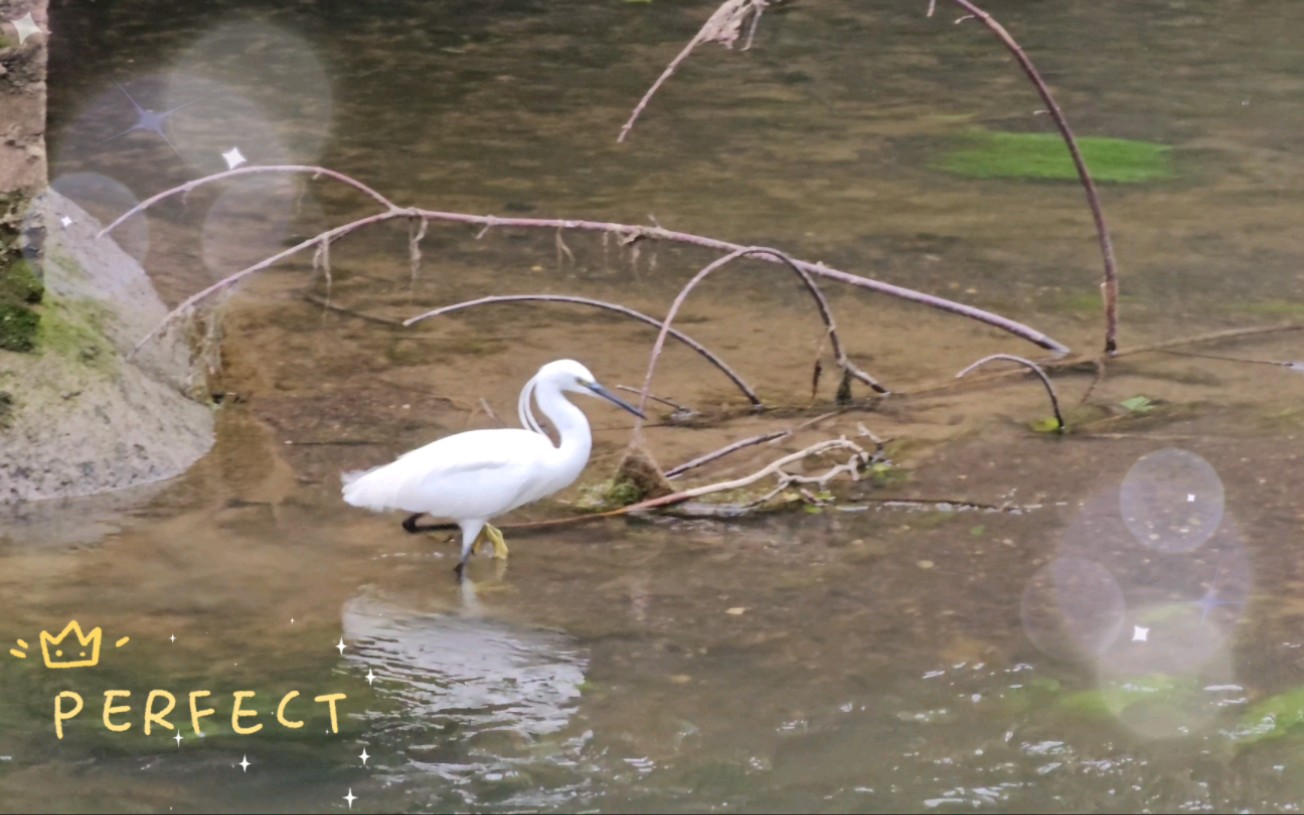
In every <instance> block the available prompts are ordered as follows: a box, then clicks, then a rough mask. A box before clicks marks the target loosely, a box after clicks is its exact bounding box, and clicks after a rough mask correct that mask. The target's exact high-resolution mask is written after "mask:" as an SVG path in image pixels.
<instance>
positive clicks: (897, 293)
mask: <svg viewBox="0 0 1304 815" xmlns="http://www.w3.org/2000/svg"><path fill="white" fill-rule="evenodd" d="M254 172H289V173H309V174H312V175H314V176H316V175H325V176H328V177H331V178H336V179H339V180H341V181H343V182H344V183H347V184H349V185H350V186H352V187H355V188H356V189H359V190H362V191H364V192H367V194H368V195H370V196H371V197H372V198H374V199H376V200H377V201H378V202H380V203H382V204H383V205H384V206H386V207H387V209H386V211H384V212H381V213H378V214H376V215H371V216H368V217H366V218H359V219H358V220H355V221H351V222H350V223H348V224H345V225H343V226H339V227H335V228H334V229H330V230H327V231H325V232H322V233H320V234H318V235H314V236H313V237H311V238H308V239H307V240H305V241H302V242H300V243H298V244H296V245H294V246H292V247H290V248H289V249H286V250H284V251H282V252H278V253H277V254H275V255H272V256H271V257H268V258H265V259H264V260H262V261H260V262H258V263H255V264H254V265H252V266H249V267H246V268H244V269H241V270H240V271H238V272H236V273H234V274H232V275H229V276H227V277H225V278H223V279H222V280H219V281H218V282H216V283H214V284H213V285H211V286H209V287H207V288H205V289H204V290H203V291H200V292H198V293H196V294H194V295H191V296H190V297H188V298H186V300H185V301H184V302H182V303H181V305H179V306H177V307H176V308H174V309H173V310H172V311H170V312H169V313H168V314H167V315H166V316H165V317H164V318H163V319H162V320H161V321H160V322H159V324H158V325H156V326H155V327H154V328H153V329H151V330H150V332H149V333H148V334H146V335H145V337H143V338H142V339H141V340H140V341H139V342H138V343H136V349H137V350H139V349H140V347H141V346H142V345H144V344H145V343H146V342H148V341H149V340H150V339H151V338H152V337H154V336H155V335H156V334H158V333H159V332H160V331H162V330H163V329H164V328H166V327H167V326H168V325H170V324H171V323H172V321H174V320H176V319H177V318H178V317H180V316H182V315H183V314H186V313H187V312H188V311H189V310H190V309H191V308H193V307H194V306H195V305H197V304H198V303H200V302H201V301H203V300H204V299H206V298H208V297H211V296H212V295H214V294H216V293H217V292H220V291H222V290H224V289H226V288H228V287H230V286H232V285H234V284H235V283H237V282H239V281H240V280H242V279H244V278H245V277H247V276H249V275H250V274H253V273H254V272H257V271H260V270H262V269H266V268H267V267H268V266H271V265H272V264H274V263H276V262H277V261H279V260H282V259H284V258H287V257H290V256H291V255H294V254H296V253H297V252H300V251H302V250H303V249H305V248H307V247H309V246H312V245H314V244H317V243H319V242H322V241H333V240H335V239H336V238H339V237H342V236H344V235H347V234H348V233H350V232H352V231H354V230H356V229H360V228H361V227H364V226H368V225H370V224H375V223H380V222H382V221H388V220H392V219H394V218H422V219H425V220H429V221H445V222H449V223H461V224H468V225H472V226H480V227H483V229H482V230H481V233H482V234H483V232H484V231H487V230H488V229H490V228H492V227H516V228H521V229H574V230H580V231H589V232H601V233H603V234H614V235H617V236H618V237H619V238H620V240H621V242H622V243H624V244H633V243H635V242H636V241H638V240H640V239H644V238H647V239H652V240H663V241H670V242H673V243H682V244H687V245H690V246H698V247H701V248H703V249H710V250H713V251H717V252H737V251H739V250H742V249H745V248H746V247H744V246H742V245H741V244H736V243H730V242H729V241H722V240H717V239H715V238H707V237H703V236H701V235H693V234H690V233H687V232H675V231H672V230H668V229H662V228H661V227H646V226H634V225H631V224H618V223H610V222H605V221H583V220H579V221H577V220H568V219H556V218H551V219H548V218H499V217H497V216H494V215H468V214H466V213H460V212H441V211H438V210H428V209H420V208H417V207H408V208H400V207H396V206H395V205H394V204H393V203H391V202H390V201H389V199H387V198H385V197H384V196H382V195H380V193H377V192H375V191H374V190H372V189H371V188H370V187H368V186H367V185H365V184H363V183H362V182H360V181H356V180H354V179H352V178H349V177H348V176H346V175H344V174H342V173H338V172H335V171H334V170H328V169H326V168H325V167H314V166H302V165H284V166H271V167H242V168H239V169H238V170H228V171H226V172H222V173H216V174H214V175H210V176H205V177H204V178H198V179H195V180H193V181H189V182H187V183H185V184H182V185H181V186H179V187H174V188H172V189H170V190H165V191H163V192H161V193H159V194H158V195H155V196H153V197H151V198H148V199H146V200H145V201H142V202H141V203H140V204H138V205H136V206H135V207H133V208H132V209H130V210H128V211H127V212H126V213H124V214H123V215H121V216H120V217H119V218H118V219H117V220H115V221H114V222H113V223H111V224H109V225H108V226H107V227H105V228H104V229H103V230H101V231H100V234H101V235H103V234H105V233H107V232H109V231H110V230H112V229H114V228H115V227H117V226H118V225H119V224H121V223H122V222H123V221H124V220H126V219H127V218H128V217H130V216H131V215H133V214H135V213H137V212H140V211H142V210H145V209H147V208H149V207H150V206H152V205H153V204H155V203H157V202H158V201H161V200H163V199H165V198H167V197H169V196H172V195H176V194H178V193H181V192H186V191H189V190H191V189H194V188H196V187H199V186H201V185H203V184H208V183H211V182H214V181H220V180H222V179H224V178H230V177H231V176H233V175H240V174H248V173H254ZM780 254H781V253H777V252H776V253H773V254H767V255H761V256H760V257H761V259H763V260H767V261H770V262H773V263H784V262H787V263H789V264H790V265H791V266H794V267H796V268H797V269H800V270H802V271H804V272H806V273H808V274H810V275H812V276H813V277H823V278H828V279H831V280H837V281H838V282H840V283H846V284H847V285H850V286H855V287H857V288H861V289H866V290H869V291H873V292H878V293H880V294H886V295H888V296H890V297H896V298H899V299H902V300H907V301H910V302H913V303H919V304H921V305H925V306H929V307H930V308H935V309H939V310H941V311H946V312H949V313H951V314H957V315H959V316H962V317H967V318H969V319H971V320H976V321H977V322H980V323H983V324H985V325H989V326H992V327H993V328H999V329H1001V330H1003V331H1007V332H1009V333H1011V334H1014V335H1015V336H1017V337H1019V338H1021V339H1024V340H1027V341H1028V342H1031V343H1033V344H1035V345H1039V346H1041V347H1042V348H1045V349H1047V350H1048V351H1052V352H1054V353H1057V354H1067V353H1069V348H1068V346H1066V345H1064V344H1062V343H1060V342H1058V341H1057V340H1054V339H1052V338H1051V337H1048V336H1047V335H1045V334H1043V333H1041V332H1040V331H1037V330H1036V329H1033V328H1030V327H1029V326H1026V325H1024V324H1022V323H1019V322H1016V321H1014V320H1011V319H1008V318H1006V317H1002V316H1000V315H999V314H993V313H992V312H990V311H985V310H983V309H980V308H975V307H973V306H968V305H965V304H963V303H957V302H955V301H954V300H947V299H946V298H944V297H937V296H935V295H931V294H924V293H923V292H919V291H915V290H914V289H907V288H905V287H904V286H896V285H893V284H891V283H883V282H881V281H878V280H873V279H870V278H867V277H861V276H859V275H854V274H851V273H849V272H844V271H840V270H838V269H834V268H831V267H828V266H825V265H823V264H822V263H808V262H806V261H802V260H796V259H793V258H787V259H786V260H784V259H783V258H781V257H780V256H779V255H780ZM785 257H786V256H785Z"/></svg>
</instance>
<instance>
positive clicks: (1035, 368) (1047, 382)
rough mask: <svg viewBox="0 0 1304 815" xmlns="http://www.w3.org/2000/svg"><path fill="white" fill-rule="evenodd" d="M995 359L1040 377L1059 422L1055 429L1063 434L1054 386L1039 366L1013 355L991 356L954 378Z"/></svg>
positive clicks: (1061, 415)
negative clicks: (1029, 369) (1028, 369)
mask: <svg viewBox="0 0 1304 815" xmlns="http://www.w3.org/2000/svg"><path fill="white" fill-rule="evenodd" d="M997 359H1003V360H1006V361H1008V362H1017V363H1019V364H1020V365H1023V366H1024V367H1026V368H1031V369H1032V372H1033V373H1035V374H1036V375H1037V376H1038V377H1040V379H1041V384H1043V385H1045V386H1046V394H1047V395H1048V396H1050V406H1051V409H1052V410H1054V411H1055V421H1057V422H1059V427H1058V428H1057V430H1058V431H1059V432H1060V433H1063V432H1064V430H1065V426H1064V414H1062V413H1060V406H1059V397H1058V396H1056V395H1055V386H1054V385H1052V384H1051V383H1050V377H1048V376H1046V372H1045V371H1043V370H1042V369H1041V366H1039V365H1038V364H1037V363H1035V362H1033V361H1031V360H1027V359H1024V358H1023V357H1016V356H1015V355H1014V354H992V355H991V356H989V357H983V358H982V359H980V360H978V361H977V362H975V363H974V364H972V365H970V366H969V367H968V368H965V369H964V370H963V371H961V372H960V373H958V374H956V375H955V378H956V379H959V378H960V377H962V376H964V375H965V374H967V373H969V372H970V371H972V370H974V369H975V368H977V367H979V366H980V365H985V364H987V363H988V362H991V361H992V360H997Z"/></svg>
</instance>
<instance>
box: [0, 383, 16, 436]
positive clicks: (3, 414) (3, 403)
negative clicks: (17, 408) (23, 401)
mask: <svg viewBox="0 0 1304 815" xmlns="http://www.w3.org/2000/svg"><path fill="white" fill-rule="evenodd" d="M13 412H14V395H13V394H12V393H10V392H9V391H0V430H8V429H9V425H10V423H11V422H12V421H13V419H12V414H13Z"/></svg>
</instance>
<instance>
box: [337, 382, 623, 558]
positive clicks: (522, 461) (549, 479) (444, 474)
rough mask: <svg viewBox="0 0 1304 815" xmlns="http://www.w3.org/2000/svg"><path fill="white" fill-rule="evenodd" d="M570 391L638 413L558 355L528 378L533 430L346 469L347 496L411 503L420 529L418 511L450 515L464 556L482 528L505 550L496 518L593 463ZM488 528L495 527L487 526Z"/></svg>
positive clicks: (439, 444) (472, 438)
mask: <svg viewBox="0 0 1304 815" xmlns="http://www.w3.org/2000/svg"><path fill="white" fill-rule="evenodd" d="M565 391H572V392H575V393H586V394H591V395H597V396H602V397H605V398H606V399H609V400H611V401H612V402H614V403H615V404H617V405H620V406H621V407H623V408H625V409H626V410H629V411H631V412H632V413H635V414H637V413H638V411H637V410H636V409H635V408H633V407H631V406H630V405H628V404H626V403H625V402H623V401H621V400H620V399H617V398H616V397H615V396H613V395H612V394H611V393H609V392H608V391H607V390H606V389H605V388H603V387H602V386H601V385H599V384H598V383H597V382H596V381H594V379H593V374H591V373H589V370H588V369H587V368H585V367H584V366H583V365H581V364H579V363H578V362H575V361H574V360H569V359H563V360H557V361H556V362H550V363H548V364H547V365H544V366H543V367H542V368H540V369H539V372H538V373H537V374H535V375H534V377H533V378H532V379H531V380H530V381H529V382H527V383H526V384H525V388H524V389H522V391H521V398H520V401H519V403H518V405H517V413H518V415H519V416H520V419H521V424H522V425H524V426H525V429H523V430H521V429H515V428H503V429H499V430H470V431H467V432H465V433H458V434H456V435H453V436H447V437H445V438H442V439H439V440H438V441H434V442H431V443H430V444H427V445H426V446H424V447H418V448H417V449H416V450H412V451H411V452H408V453H404V454H403V455H401V456H399V457H398V458H397V459H395V460H394V461H393V462H392V463H390V464H386V465H384V466H383V467H376V468H374V469H371V470H366V471H364V472H350V473H345V474H344V476H343V482H344V500H345V502H346V503H349V504H352V505H353V506H355V507H362V508H364V509H370V510H374V511H377V512H383V511H388V510H404V511H406V512H411V513H414V515H413V516H412V517H411V518H409V519H408V521H406V522H404V527H405V528H407V529H408V530H409V531H413V530H414V527H413V526H412V521H414V520H415V518H416V516H417V515H422V514H425V515H430V516H432V517H435V518H450V519H452V520H454V521H456V522H457V524H458V526H460V527H461V529H462V560H461V562H460V563H459V564H458V568H459V570H460V569H461V565H462V564H463V563H465V562H466V559H467V557H469V556H470V554H471V550H472V548H473V547H474V545H475V543H476V541H477V539H478V538H479V536H480V533H481V531H482V530H485V531H486V534H487V535H488V536H489V537H490V539H491V540H492V541H493V542H494V548H495V551H496V552H497V554H498V555H499V556H500V557H505V556H506V552H507V547H506V546H505V545H503V544H502V536H501V534H500V533H498V531H497V530H495V529H494V528H493V527H492V526H487V525H488V523H489V520H490V519H491V518H493V517H495V516H497V515H501V514H503V513H505V512H509V511H511V510H513V509H516V508H517V507H519V506H523V505H524V504H528V503H530V502H531V501H537V500H539V499H540V498H543V497H545V496H548V495H551V494H553V493H554V492H557V491H559V490H562V489H564V488H566V487H567V486H569V485H570V484H571V483H572V482H573V481H575V479H576V478H578V477H579V474H580V472H581V471H582V470H583V469H584V465H585V464H586V463H588V460H589V451H590V450H591V449H592V437H591V435H590V433H589V423H588V420H587V419H585V417H584V412H583V411H581V410H580V409H579V408H577V407H576V406H575V405H573V404H571V403H570V401H569V400H567V399H566V397H565V396H564V395H563V392H565ZM531 397H533V398H534V400H535V401H536V402H537V403H538V405H539V410H540V411H541V412H542V413H543V415H544V416H546V417H547V419H548V421H549V422H551V423H552V425H553V427H555V428H556V430H557V435H558V437H559V439H560V444H558V445H554V444H553V443H552V440H551V439H550V438H548V436H547V435H546V434H545V433H544V432H543V429H542V427H541V426H540V425H539V422H538V420H537V419H536V418H535V416H534V411H533V410H532V409H531V407H530V400H531ZM486 527H487V529H486Z"/></svg>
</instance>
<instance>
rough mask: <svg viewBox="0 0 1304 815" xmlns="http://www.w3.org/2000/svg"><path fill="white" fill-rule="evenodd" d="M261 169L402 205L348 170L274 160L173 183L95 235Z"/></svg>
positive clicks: (383, 203) (384, 203) (387, 204)
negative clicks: (305, 176) (320, 179)
mask: <svg viewBox="0 0 1304 815" xmlns="http://www.w3.org/2000/svg"><path fill="white" fill-rule="evenodd" d="M260 173H310V174H311V175H312V176H313V177H314V178H316V177H317V176H319V175H324V176H327V177H328V178H333V179H335V180H336V181H339V182H340V183H342V184H347V185H349V186H350V187H352V188H354V189H355V190H358V191H360V192H362V193H364V194H366V195H367V196H368V197H370V198H372V199H373V200H375V201H376V202H377V203H379V204H380V205H381V206H383V207H385V208H386V209H398V206H396V205H395V204H394V202H393V201H390V200H389V199H388V198H386V197H385V196H383V195H381V194H380V193H378V192H376V191H375V190H373V189H372V188H371V187H368V186H367V185H366V184H363V183H362V182H361V181H359V180H357V179H356V178H352V177H350V176H347V175H345V174H344V173H340V172H336V171H335V170H328V169H326V168H325V167H313V166H309V165H306V164H272V165H266V166H257V167H238V168H236V169H234V170H226V171H224V172H220V173H214V174H212V175H206V176H204V177H203V178H196V179H195V180H193V181H187V182H186V183H184V184H182V185H181V186H179V187H173V188H172V189H170V190H164V191H163V192H160V193H158V194H157V195H151V196H150V197H149V198H146V199H145V200H144V201H141V202H140V203H139V204H137V205H136V206H134V207H132V208H131V209H129V210H127V211H126V212H124V213H122V214H121V215H119V216H118V217H117V218H116V219H115V220H114V221H113V223H111V224H109V225H108V226H106V227H104V228H103V229H101V230H100V231H99V234H98V235H96V236H95V237H97V238H102V237H104V236H105V235H106V234H108V233H109V232H112V231H113V230H114V229H116V228H117V227H118V225H119V224H121V223H122V222H123V221H125V220H127V219H128V218H130V217H131V216H132V215H135V214H136V213H137V212H144V211H145V210H147V209H149V208H150V207H152V206H154V205H155V204H157V203H158V202H159V201H162V200H163V199H165V198H171V197H172V196H174V195H185V194H187V193H189V192H190V191H191V190H193V189H195V188H196V187H202V186H204V185H205V184H211V183H213V182H215V181H223V180H225V179H228V178H234V177H235V176H239V175H257V174H260Z"/></svg>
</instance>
